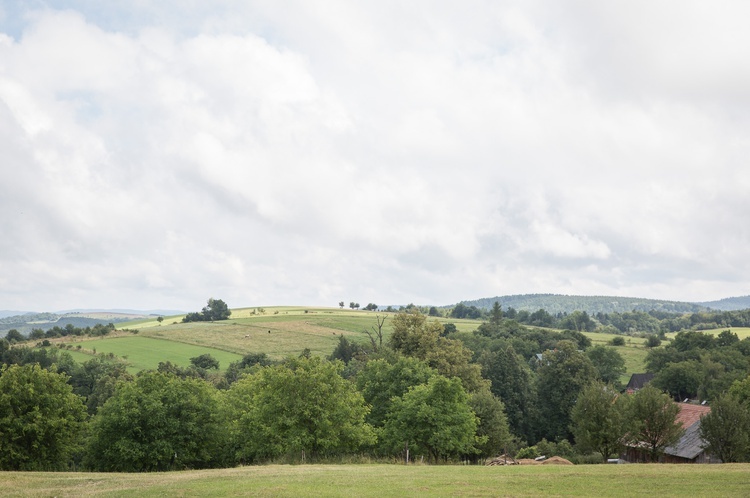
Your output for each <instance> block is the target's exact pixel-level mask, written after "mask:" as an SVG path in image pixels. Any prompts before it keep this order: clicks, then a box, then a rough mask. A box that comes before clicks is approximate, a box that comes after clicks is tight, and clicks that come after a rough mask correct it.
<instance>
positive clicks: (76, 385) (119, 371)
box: [68, 357, 133, 415]
mask: <svg viewBox="0 0 750 498" xmlns="http://www.w3.org/2000/svg"><path fill="white" fill-rule="evenodd" d="M69 375H70V380H69V381H68V382H69V384H70V385H71V386H73V392H74V393H76V394H78V395H79V396H81V397H83V398H84V399H85V400H86V408H87V410H88V413H89V414H90V415H93V414H95V413H96V411H97V409H98V408H99V407H100V406H102V405H103V404H104V402H106V401H107V400H108V399H109V398H110V397H111V396H112V395H113V394H114V388H115V385H116V384H117V382H118V381H120V380H123V381H131V380H133V377H132V376H131V375H130V374H129V373H128V372H127V369H126V367H125V365H124V364H122V363H113V362H111V361H106V360H104V359H102V358H99V357H95V358H92V359H90V360H88V361H86V362H84V363H83V364H82V365H80V367H77V368H75V369H74V370H73V372H71V373H70V374H69Z"/></svg>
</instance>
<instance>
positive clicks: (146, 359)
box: [52, 306, 647, 381]
mask: <svg viewBox="0 0 750 498" xmlns="http://www.w3.org/2000/svg"><path fill="white" fill-rule="evenodd" d="M384 316H385V317H386V321H385V324H384V326H383V333H384V337H385V339H386V340H387V338H388V337H389V336H390V334H391V332H392V327H391V320H390V315H387V314H385V313H379V312H371V311H354V310H348V309H339V308H303V307H294V306H280V307H269V308H266V309H262V308H243V309H235V310H233V311H232V316H231V318H230V319H229V320H222V321H217V322H190V323H182V321H181V319H182V317H181V316H173V317H167V318H166V319H165V320H163V321H162V322H159V321H158V320H156V319H155V317H150V318H147V319H142V320H138V321H130V322H124V323H121V324H119V325H118V327H119V328H120V329H127V330H138V334H137V335H134V334H132V333H131V332H127V331H124V330H123V331H121V332H117V333H115V334H113V335H112V336H105V337H76V338H72V337H68V338H60V339H55V340H53V341H52V342H65V343H66V344H72V350H71V352H75V351H79V353H78V354H77V355H76V359H77V360H78V361H85V359H86V358H87V356H86V355H85V354H84V353H88V354H89V356H88V358H90V355H91V354H92V353H93V351H94V350H95V351H96V352H97V353H111V354H112V355H113V356H115V357H116V358H117V359H119V360H122V361H125V362H126V363H127V364H128V370H130V371H131V372H133V373H134V372H137V371H139V370H142V369H155V368H156V367H157V366H158V364H159V362H161V361H170V362H172V363H174V364H176V365H179V366H183V367H184V366H188V365H189V364H190V358H192V357H196V356H199V355H201V354H206V353H207V354H211V355H212V356H213V357H215V358H216V359H218V360H219V362H220V365H221V369H222V370H223V369H225V368H227V367H228V366H229V364H230V363H231V362H233V361H236V360H239V359H241V357H242V355H245V354H248V353H265V354H267V355H268V356H269V357H271V358H272V359H276V360H279V359H282V358H285V357H288V356H298V355H299V354H300V353H302V352H303V351H304V350H305V349H309V350H310V353H311V354H313V355H316V356H328V355H330V354H331V352H332V351H333V350H334V348H335V347H336V345H337V344H338V342H339V337H341V336H345V337H346V338H347V339H348V340H350V341H352V342H357V343H361V344H368V343H369V341H370V339H369V337H368V336H367V334H366V333H365V330H373V328H374V327H375V326H376V317H381V318H382V317H384ZM430 319H431V320H432V319H437V320H438V321H440V322H442V323H453V324H455V325H456V328H457V331H458V332H463V333H471V332H473V331H474V330H476V328H477V327H478V326H479V325H480V324H481V322H480V321H479V320H459V319H453V318H442V317H441V318H430ZM586 335H587V336H588V337H589V338H590V339H591V340H592V342H593V343H594V344H608V343H609V342H610V341H611V340H612V338H613V337H614V335H611V334H603V333H586ZM79 346H80V348H79ZM617 349H618V351H619V352H620V354H621V355H622V356H623V358H625V361H626V367H627V376H626V377H629V375H630V374H631V373H636V372H642V371H643V368H644V367H643V363H644V359H645V356H646V353H647V349H646V348H645V347H644V346H643V340H642V339H638V338H635V337H633V338H628V342H627V343H626V345H624V346H619V347H618V348H617ZM626 380H627V379H626V378H625V377H623V381H626Z"/></svg>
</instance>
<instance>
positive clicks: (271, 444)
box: [227, 357, 376, 463]
mask: <svg viewBox="0 0 750 498" xmlns="http://www.w3.org/2000/svg"><path fill="white" fill-rule="evenodd" d="M342 369H343V364H342V363H341V362H329V361H326V360H322V359H320V358H318V357H312V358H298V359H290V360H287V361H286V362H285V363H284V364H279V365H274V366H270V367H263V368H260V369H259V370H257V371H256V372H255V373H253V374H251V375H248V376H246V377H243V378H242V379H240V380H239V381H237V382H235V383H234V384H233V385H232V387H231V388H230V389H229V391H227V402H228V407H229V414H230V415H229V418H230V420H231V434H232V440H233V447H234V448H235V455H234V456H235V458H236V460H237V461H239V462H245V463H248V462H255V461H262V460H266V459H269V458H276V457H279V456H284V455H289V456H291V455H297V456H301V455H302V454H303V453H304V454H305V455H307V456H312V457H316V456H325V455H333V454H339V453H343V452H352V451H356V450H357V449H358V448H360V447H362V446H365V445H370V444H373V443H374V442H375V440H376V437H375V432H374V431H373V429H372V427H371V426H370V425H369V424H367V423H365V416H366V415H367V412H368V411H369V409H368V407H367V405H366V404H365V402H364V399H363V398H362V395H361V394H360V393H359V392H357V390H356V389H355V387H354V385H353V384H352V383H351V382H349V381H347V380H346V379H344V378H343V377H341V375H340V372H341V370H342Z"/></svg>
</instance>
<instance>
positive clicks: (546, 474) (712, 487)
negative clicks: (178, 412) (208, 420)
mask: <svg viewBox="0 0 750 498" xmlns="http://www.w3.org/2000/svg"><path fill="white" fill-rule="evenodd" d="M749 493H750V465H748V464H727V465H659V464H654V465H646V464H631V465H580V466H514V467H483V466H419V465H416V466H408V467H407V466H403V465H383V464H380V465H296V466H290V465H268V466H258V467H241V468H235V469H222V470H204V471H188V472H167V473H149V474H99V473H54V472H51V473H34V472H0V494H1V495H2V496H19V497H21V496H24V497H26V496H59V497H64V496H76V497H88V496H201V497H203V496H295V497H300V496H330V497H336V496H343V497H351V496H358V497H360V496H362V497H364V496H376V497H387V496H550V495H552V496H563V495H564V496H626V497H631V496H695V497H698V496H722V497H731V496H748V494H749Z"/></svg>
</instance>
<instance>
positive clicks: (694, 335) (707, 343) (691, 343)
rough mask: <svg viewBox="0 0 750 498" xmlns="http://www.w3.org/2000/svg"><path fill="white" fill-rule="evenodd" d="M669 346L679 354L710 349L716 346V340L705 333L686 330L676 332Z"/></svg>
mask: <svg viewBox="0 0 750 498" xmlns="http://www.w3.org/2000/svg"><path fill="white" fill-rule="evenodd" d="M670 346H671V347H673V348H674V349H676V350H677V351H681V352H685V351H690V350H693V349H712V348H714V347H715V346H716V339H715V338H714V336H713V335H711V334H706V333H705V332H696V331H694V330H686V331H683V332H678V333H677V335H676V336H675V338H674V340H673V341H672V343H671V344H670Z"/></svg>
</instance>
